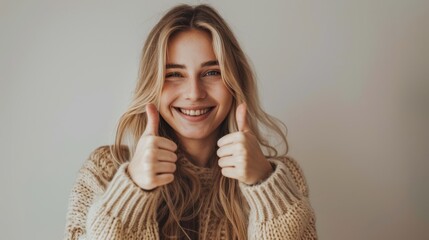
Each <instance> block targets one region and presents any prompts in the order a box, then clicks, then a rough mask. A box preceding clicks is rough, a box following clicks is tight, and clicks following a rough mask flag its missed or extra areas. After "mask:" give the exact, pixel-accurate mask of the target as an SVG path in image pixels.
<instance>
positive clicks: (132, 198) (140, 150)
mask: <svg viewBox="0 0 429 240" xmlns="http://www.w3.org/2000/svg"><path fill="white" fill-rule="evenodd" d="M280 126H281V123H279V122H277V121H275V120H274V118H272V117H270V116H269V115H268V114H266V113H265V112H264V111H263V110H262V109H261V107H260V104H259V100H258V97H257V89H256V84H255V79H254V76H253V74H252V70H251V68H250V66H249V64H248V62H247V60H246V57H245V55H244V53H243V52H242V50H241V48H240V46H239V45H238V42H237V40H236V39H235V37H234V36H233V34H232V32H231V30H230V29H229V27H228V26H227V24H226V23H225V22H224V20H223V19H222V18H221V17H220V16H219V15H218V13H217V12H216V11H215V10H214V9H212V8H211V7H209V6H207V5H199V6H195V7H192V6H188V5H180V6H177V7H175V8H173V9H171V10H170V11H169V12H168V13H167V14H166V15H165V16H164V17H163V18H162V19H161V20H160V21H159V22H158V24H157V25H156V26H155V27H154V28H153V30H152V31H151V33H150V34H149V36H148V39H147V40H146V43H145V46H144V49H143V56H142V60H141V69H140V76H139V81H138V83H137V86H136V91H135V95H134V100H133V102H132V104H131V106H130V107H129V109H128V110H127V112H126V113H125V114H124V115H123V116H122V117H121V119H120V123H119V126H118V129H117V135H116V141H115V144H114V145H113V146H110V147H107V146H105V147H100V148H98V149H96V150H95V151H94V152H93V153H92V154H91V156H90V157H89V160H88V161H86V162H85V164H84V165H83V167H82V168H81V170H80V173H79V176H78V179H77V181H76V184H75V186H74V188H73V191H72V194H71V198H70V206H69V212H68V216H67V226H66V239H79V238H84V239H170V238H171V239H246V238H249V239H316V238H317V236H316V229H315V217H314V213H313V210H312V208H311V206H310V203H309V199H308V188H307V185H306V183H305V179H304V176H303V173H302V171H301V170H300V168H299V166H298V164H297V163H296V162H295V161H294V160H293V159H291V158H289V157H286V153H287V141H286V136H285V135H284V133H283V131H282V128H281V127H280ZM261 127H263V128H264V129H266V130H267V131H271V133H276V134H277V135H278V136H279V137H280V139H281V141H282V143H283V144H284V146H285V149H286V151H285V153H284V154H280V153H278V152H277V150H276V149H275V148H274V147H273V146H272V143H270V142H269V141H268V140H267V139H266V138H264V136H263V134H262V132H261V131H260V129H261Z"/></svg>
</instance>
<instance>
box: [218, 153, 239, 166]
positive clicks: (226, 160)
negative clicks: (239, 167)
mask: <svg viewBox="0 0 429 240" xmlns="http://www.w3.org/2000/svg"><path fill="white" fill-rule="evenodd" d="M236 163H237V161H236V158H235V157H232V156H228V157H223V158H219V161H218V165H219V167H221V168H225V167H235V165H236Z"/></svg>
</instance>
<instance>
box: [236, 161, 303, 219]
mask: <svg viewBox="0 0 429 240" xmlns="http://www.w3.org/2000/svg"><path fill="white" fill-rule="evenodd" d="M269 161H270V163H271V164H272V165H273V167H274V172H273V173H272V174H271V175H270V176H269V177H268V178H267V179H266V180H265V181H263V182H261V183H259V184H257V185H247V184H245V183H241V182H240V184H239V185H240V189H241V192H242V193H243V196H244V197H245V198H246V200H247V202H248V203H249V207H250V211H251V212H250V214H254V216H253V217H254V219H255V220H256V221H257V222H262V221H266V220H269V219H273V218H275V217H276V216H279V215H282V214H284V213H285V212H287V210H288V208H289V207H290V206H291V205H292V204H293V203H294V202H296V201H298V200H299V199H301V198H302V194H301V193H300V192H299V191H298V189H297V187H296V185H295V183H294V181H293V180H292V177H291V175H290V173H289V171H288V169H287V167H286V165H285V164H284V163H283V162H282V161H280V160H275V159H269Z"/></svg>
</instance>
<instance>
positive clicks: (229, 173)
mask: <svg viewBox="0 0 429 240" xmlns="http://www.w3.org/2000/svg"><path fill="white" fill-rule="evenodd" d="M222 175H223V176H225V177H228V178H234V179H237V174H236V169H235V168H233V167H226V168H222Z"/></svg>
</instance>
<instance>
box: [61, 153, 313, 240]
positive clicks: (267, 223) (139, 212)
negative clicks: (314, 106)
mask: <svg viewBox="0 0 429 240" xmlns="http://www.w3.org/2000/svg"><path fill="white" fill-rule="evenodd" d="M269 161H270V163H271V164H272V166H273V167H274V172H273V173H272V174H271V175H270V176H269V177H268V178H267V179H266V180H265V181H263V182H261V183H259V184H257V185H252V186H249V185H246V184H243V183H240V184H239V186H240V189H241V192H242V194H243V196H244V197H245V199H246V200H247V202H248V203H249V206H250V212H249V221H248V222H249V226H248V239H317V234H316V226H315V216H314V211H313V209H312V207H311V205H310V202H309V198H308V197H309V192H308V187H307V183H306V182H305V179H304V175H303V172H302V170H301V168H300V167H299V165H298V163H297V162H296V161H295V160H294V159H292V158H290V157H286V158H282V159H269ZM177 164H181V166H186V167H190V168H193V170H195V172H196V173H197V175H198V176H199V177H200V181H201V184H202V193H201V199H202V200H203V201H204V204H203V209H201V212H200V217H199V219H200V221H199V223H200V229H199V231H200V235H201V236H204V235H205V236H210V239H228V238H227V236H225V228H226V222H225V221H221V220H220V219H213V217H209V215H210V213H211V209H209V202H208V200H205V199H206V196H207V195H208V194H207V193H208V192H209V189H210V186H211V184H212V171H211V170H210V169H208V168H201V167H198V166H195V165H194V164H192V163H191V162H190V161H188V160H187V159H184V158H181V159H179V161H178V163H177ZM127 166H128V162H126V163H123V164H121V165H118V164H116V163H115V162H114V161H113V157H112V156H111V153H110V148H109V147H108V146H103V147H100V148H97V149H96V150H95V151H94V152H93V153H91V155H90V157H89V159H88V160H87V161H85V163H84V164H83V166H82V168H81V169H80V171H79V174H78V177H77V179H76V183H75V185H74V187H73V189H72V192H71V195H70V200H69V209H68V213H67V219H66V221H67V223H66V230H65V237H64V239H73V240H77V239H86V240H93V239H103V240H107V239H124V240H125V239H159V228H158V223H157V221H156V207H157V204H158V201H159V199H160V197H161V196H160V194H159V193H160V192H159V191H157V189H155V190H153V191H150V192H148V191H144V190H142V189H141V188H139V187H138V186H137V185H136V184H135V183H134V182H133V181H132V179H131V178H130V176H129V175H128V173H127V171H126V169H127ZM206 233H208V234H206Z"/></svg>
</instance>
